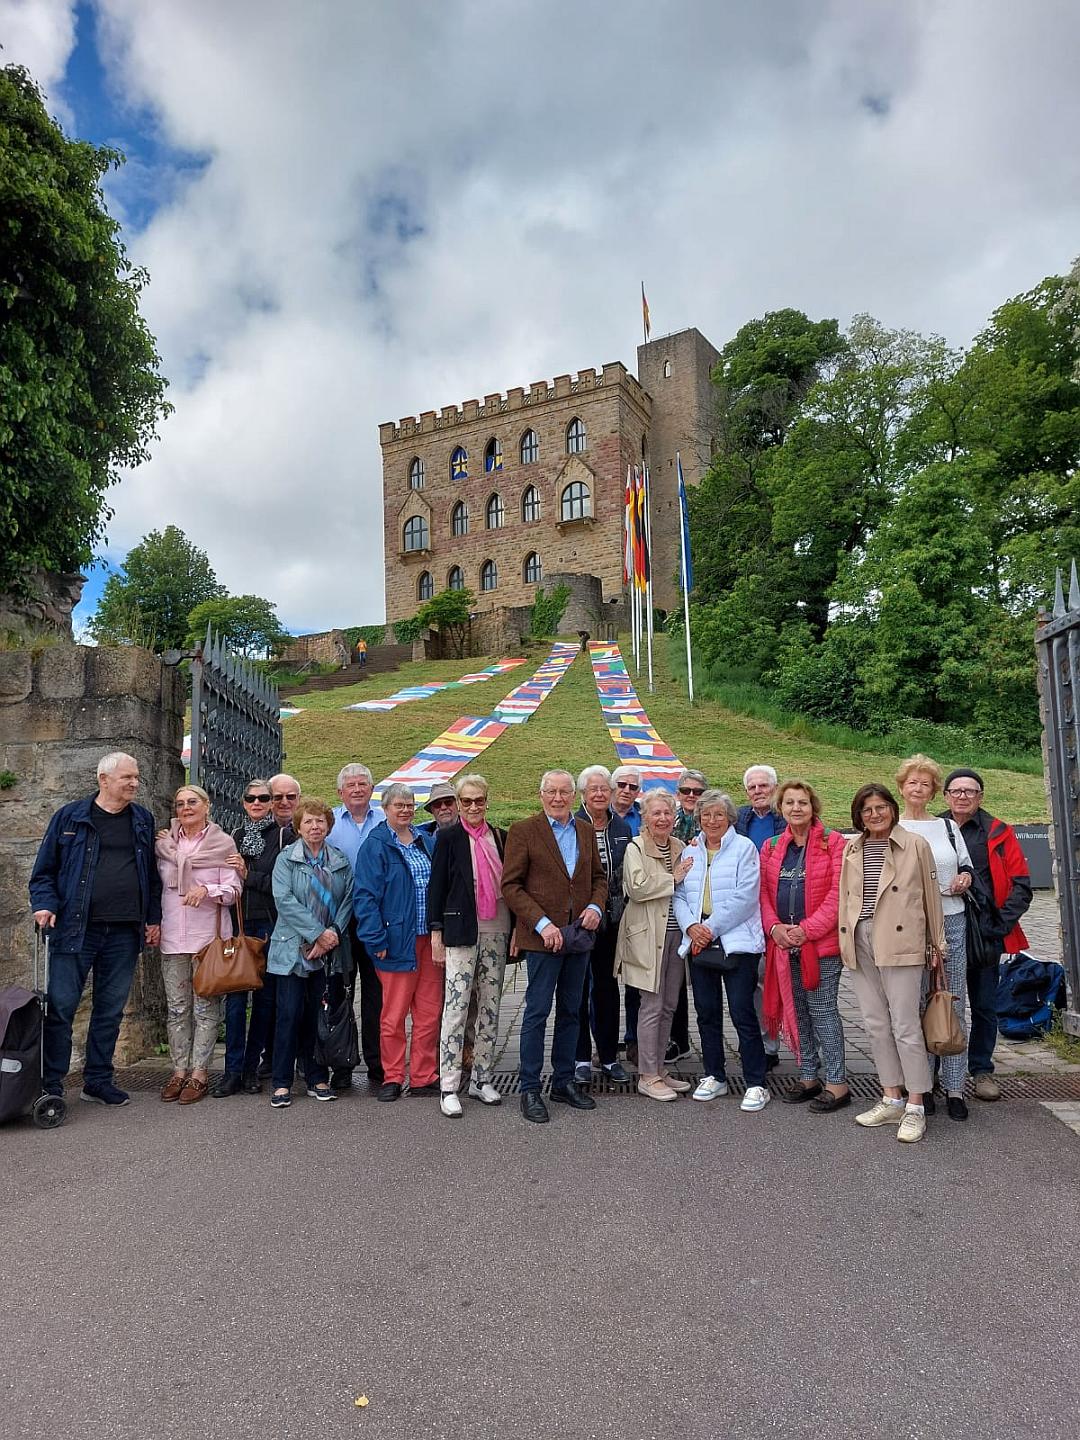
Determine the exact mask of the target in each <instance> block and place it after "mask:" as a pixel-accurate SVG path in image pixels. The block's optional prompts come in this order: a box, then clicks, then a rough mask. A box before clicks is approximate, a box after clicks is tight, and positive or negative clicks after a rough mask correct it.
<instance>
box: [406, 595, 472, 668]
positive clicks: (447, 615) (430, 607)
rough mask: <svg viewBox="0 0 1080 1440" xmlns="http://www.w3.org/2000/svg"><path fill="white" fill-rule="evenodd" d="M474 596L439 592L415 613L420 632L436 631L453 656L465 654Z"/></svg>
mask: <svg viewBox="0 0 1080 1440" xmlns="http://www.w3.org/2000/svg"><path fill="white" fill-rule="evenodd" d="M475 603H476V596H475V595H474V594H473V592H472V591H471V590H440V591H439V593H438V595H433V596H432V597H431V599H430V600H426V601H425V602H424V604H423V605H421V606H420V609H419V610H418V611H417V612H416V618H417V620H419V622H420V628H421V630H437V631H438V632H439V634H440V635H444V636H445V637H446V638H447V639H448V640H449V641H450V646H451V649H452V651H453V654H454V655H455V656H456V657H457V658H458V659H460V658H461V657H462V656H463V655H464V654H465V631H466V629H467V627H468V624H469V616H470V614H471V613H472V608H473V605H474V604H475Z"/></svg>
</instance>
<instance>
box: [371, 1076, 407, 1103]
mask: <svg viewBox="0 0 1080 1440" xmlns="http://www.w3.org/2000/svg"><path fill="white" fill-rule="evenodd" d="M375 1099H376V1100H400V1099H401V1086H400V1085H398V1084H397V1083H396V1082H395V1081H393V1080H387V1081H386V1083H385V1084H384V1085H382V1086H380V1088H379V1093H378V1095H376V1096H375Z"/></svg>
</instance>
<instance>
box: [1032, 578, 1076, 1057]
mask: <svg viewBox="0 0 1080 1440" xmlns="http://www.w3.org/2000/svg"><path fill="white" fill-rule="evenodd" d="M1035 649H1036V654H1037V655H1038V658H1039V701H1040V705H1041V708H1042V720H1043V736H1044V747H1045V749H1044V756H1043V762H1044V765H1045V767H1046V775H1047V780H1048V783H1049V787H1050V819H1051V833H1052V835H1053V842H1054V868H1055V871H1056V878H1057V893H1058V905H1059V907H1060V910H1061V945H1062V951H1063V959H1064V961H1065V970H1066V973H1067V974H1068V977H1069V1007H1070V1008H1069V1009H1068V1010H1066V1012H1065V1019H1064V1024H1065V1029H1066V1030H1068V1031H1069V1032H1070V1033H1071V1034H1073V1035H1080V583H1078V582H1077V577H1076V561H1075V560H1074V561H1073V564H1072V571H1071V574H1070V576H1069V596H1068V600H1067V601H1066V598H1065V593H1064V590H1063V588H1062V583H1061V571H1060V570H1059V571H1058V572H1057V581H1056V585H1055V588H1054V610H1053V614H1052V615H1051V616H1050V617H1049V618H1048V619H1046V620H1045V623H1043V624H1040V626H1039V628H1038V630H1037V631H1036V632H1035Z"/></svg>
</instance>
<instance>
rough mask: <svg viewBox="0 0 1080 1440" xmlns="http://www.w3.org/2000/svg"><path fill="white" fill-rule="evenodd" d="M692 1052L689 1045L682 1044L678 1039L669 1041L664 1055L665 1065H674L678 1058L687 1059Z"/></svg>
mask: <svg viewBox="0 0 1080 1440" xmlns="http://www.w3.org/2000/svg"><path fill="white" fill-rule="evenodd" d="M689 1054H690V1046H689V1045H680V1044H679V1042H678V1040H672V1041H670V1042H669V1044H668V1047H667V1052H666V1054H665V1055H664V1064H665V1065H674V1064H675V1062H676V1060H685V1059H686V1058H687V1057H688V1055H689Z"/></svg>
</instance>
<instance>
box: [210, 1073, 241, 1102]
mask: <svg viewBox="0 0 1080 1440" xmlns="http://www.w3.org/2000/svg"><path fill="white" fill-rule="evenodd" d="M243 1088H244V1087H243V1081H242V1080H241V1079H240V1075H239V1073H238V1072H237V1071H236V1070H226V1071H225V1074H224V1075H222V1077H221V1079H220V1080H219V1081H218V1082H217V1084H216V1085H215V1086H214V1088H213V1089H212V1090H211V1091H210V1094H211V1095H212V1096H213V1097H214V1099H215V1100H227V1099H228V1098H229V1096H230V1095H239V1094H240V1091H241V1090H242V1089H243Z"/></svg>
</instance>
